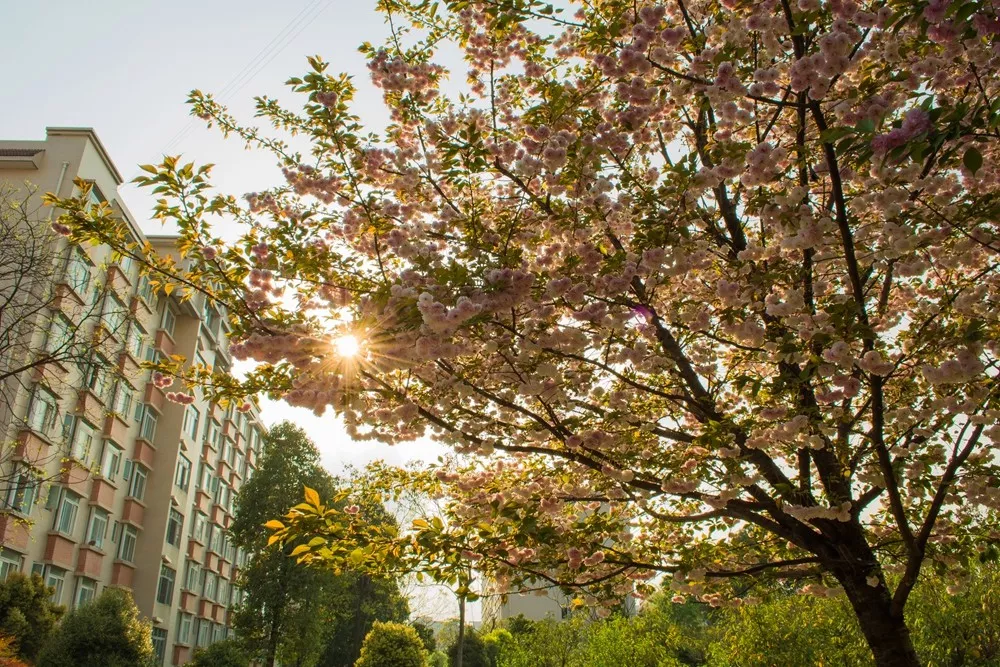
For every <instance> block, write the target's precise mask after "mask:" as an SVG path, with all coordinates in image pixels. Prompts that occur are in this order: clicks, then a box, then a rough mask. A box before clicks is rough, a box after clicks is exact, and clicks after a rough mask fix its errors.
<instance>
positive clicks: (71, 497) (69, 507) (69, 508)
mask: <svg viewBox="0 0 1000 667" xmlns="http://www.w3.org/2000/svg"><path fill="white" fill-rule="evenodd" d="M79 511H80V496H78V495H76V494H75V493H71V492H70V491H66V490H63V496H62V502H61V503H60V504H59V517H58V518H57V520H56V530H58V531H59V532H60V533H62V534H63V535H72V534H73V529H74V528H76V515H77V513H78V512H79Z"/></svg>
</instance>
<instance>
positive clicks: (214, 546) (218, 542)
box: [208, 524, 222, 556]
mask: <svg viewBox="0 0 1000 667" xmlns="http://www.w3.org/2000/svg"><path fill="white" fill-rule="evenodd" d="M209 528H210V529H211V534H210V535H209V536H208V550H209V551H212V552H214V553H217V554H219V555H220V556H221V555H222V526H217V525H215V524H209Z"/></svg>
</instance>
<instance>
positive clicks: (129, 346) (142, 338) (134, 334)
mask: <svg viewBox="0 0 1000 667" xmlns="http://www.w3.org/2000/svg"><path fill="white" fill-rule="evenodd" d="M145 343H146V332H145V331H143V330H142V327H140V326H139V325H138V324H133V325H132V327H131V328H130V329H129V330H128V339H127V340H126V342H125V349H126V350H128V353H129V354H131V355H132V358H133V359H142V351H143V350H142V348H143V346H144V345H145Z"/></svg>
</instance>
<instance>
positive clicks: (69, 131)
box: [45, 127, 125, 185]
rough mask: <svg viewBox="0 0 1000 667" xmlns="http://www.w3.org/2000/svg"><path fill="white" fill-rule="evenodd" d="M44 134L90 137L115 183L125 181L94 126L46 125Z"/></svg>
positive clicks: (119, 183)
mask: <svg viewBox="0 0 1000 667" xmlns="http://www.w3.org/2000/svg"><path fill="white" fill-rule="evenodd" d="M45 134H46V136H49V135H70V136H84V137H87V138H88V139H90V140H91V141H92V142H93V144H94V147H95V148H97V152H98V153H99V154H100V156H101V159H102V160H104V163H105V164H106V165H107V167H108V169H109V170H111V173H112V174H113V175H114V177H115V180H116V183H115V184H116V185H123V184H124V183H125V179H124V177H122V174H121V172H120V171H118V167H117V166H115V163H114V161H113V160H112V159H111V156H110V155H108V151H107V149H106V148H105V147H104V144H103V143H101V140H100V138H98V136H97V132H95V131H94V128H92V127H46V128H45Z"/></svg>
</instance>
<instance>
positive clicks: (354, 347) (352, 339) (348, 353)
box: [333, 334, 361, 357]
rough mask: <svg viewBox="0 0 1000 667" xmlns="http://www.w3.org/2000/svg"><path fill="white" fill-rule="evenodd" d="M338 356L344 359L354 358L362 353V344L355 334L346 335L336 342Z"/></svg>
mask: <svg viewBox="0 0 1000 667" xmlns="http://www.w3.org/2000/svg"><path fill="white" fill-rule="evenodd" d="M333 344H334V347H335V348H336V350H337V354H339V355H340V356H342V357H353V356H355V355H357V353H358V352H360V351H361V342H360V341H359V340H358V339H357V337H356V336H354V335H353V334H344V335H343V336H340V337H339V338H337V339H336V340H335V341H334V342H333Z"/></svg>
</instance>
